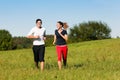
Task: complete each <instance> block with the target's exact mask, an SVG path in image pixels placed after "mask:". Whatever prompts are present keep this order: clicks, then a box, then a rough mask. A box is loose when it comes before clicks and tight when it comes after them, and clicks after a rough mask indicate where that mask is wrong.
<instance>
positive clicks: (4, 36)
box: [0, 30, 12, 50]
mask: <svg viewBox="0 0 120 80" xmlns="http://www.w3.org/2000/svg"><path fill="white" fill-rule="evenodd" d="M9 49H12V36H11V34H10V33H9V31H7V30H0V50H9Z"/></svg>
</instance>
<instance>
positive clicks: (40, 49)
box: [33, 45, 45, 62]
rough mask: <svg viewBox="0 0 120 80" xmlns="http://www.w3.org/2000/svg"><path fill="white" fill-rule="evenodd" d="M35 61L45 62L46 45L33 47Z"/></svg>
mask: <svg viewBox="0 0 120 80" xmlns="http://www.w3.org/2000/svg"><path fill="white" fill-rule="evenodd" d="M33 53H34V61H35V62H39V61H40V62H44V54H45V45H37V46H36V45H33Z"/></svg>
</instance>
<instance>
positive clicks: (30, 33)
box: [27, 28, 34, 36]
mask: <svg viewBox="0 0 120 80" xmlns="http://www.w3.org/2000/svg"><path fill="white" fill-rule="evenodd" d="M33 34H34V29H33V28H32V29H31V30H30V32H29V33H28V34H27V35H28V36H30V35H33Z"/></svg>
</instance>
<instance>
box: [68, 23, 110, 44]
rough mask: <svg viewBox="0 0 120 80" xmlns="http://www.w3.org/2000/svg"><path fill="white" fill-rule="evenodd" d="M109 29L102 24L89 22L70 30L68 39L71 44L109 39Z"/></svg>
mask: <svg viewBox="0 0 120 80" xmlns="http://www.w3.org/2000/svg"><path fill="white" fill-rule="evenodd" d="M110 32H111V29H110V28H109V26H108V25H107V24H106V23H104V22H101V21H100V22H97V21H89V22H83V23H81V24H79V25H75V26H74V27H73V28H70V34H69V37H70V39H72V42H76V41H89V40H101V39H108V38H111V36H110Z"/></svg>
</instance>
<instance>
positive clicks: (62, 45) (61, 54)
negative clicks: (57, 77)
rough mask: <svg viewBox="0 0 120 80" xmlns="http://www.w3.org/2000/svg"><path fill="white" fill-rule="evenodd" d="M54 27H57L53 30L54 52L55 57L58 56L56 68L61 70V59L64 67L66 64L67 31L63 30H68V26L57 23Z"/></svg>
mask: <svg viewBox="0 0 120 80" xmlns="http://www.w3.org/2000/svg"><path fill="white" fill-rule="evenodd" d="M56 26H57V29H56V30H55V35H54V41H53V44H56V52H57V56H58V67H59V70H61V68H62V63H61V58H63V64H64V66H66V64H67V52H68V47H67V40H68V35H67V31H66V30H65V29H67V28H68V25H67V23H63V22H61V21H58V22H57V25H56ZM63 28H64V29H63Z"/></svg>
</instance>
